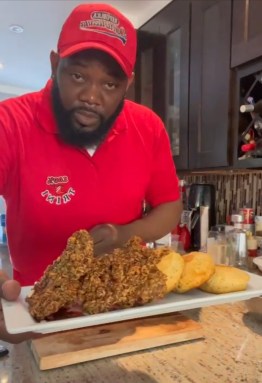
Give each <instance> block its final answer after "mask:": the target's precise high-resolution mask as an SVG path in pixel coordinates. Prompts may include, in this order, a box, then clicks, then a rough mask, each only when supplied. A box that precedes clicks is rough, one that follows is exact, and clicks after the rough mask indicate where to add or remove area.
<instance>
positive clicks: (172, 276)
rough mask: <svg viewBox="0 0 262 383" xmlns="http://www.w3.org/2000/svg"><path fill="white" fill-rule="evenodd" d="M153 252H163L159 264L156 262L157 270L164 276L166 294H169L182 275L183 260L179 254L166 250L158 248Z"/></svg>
mask: <svg viewBox="0 0 262 383" xmlns="http://www.w3.org/2000/svg"><path fill="white" fill-rule="evenodd" d="M155 252H157V253H159V252H160V253H161V252H163V257H162V258H161V260H160V262H158V264H157V268H158V270H160V271H161V272H162V273H163V274H165V275H166V277H167V280H166V287H167V293H170V292H171V291H173V290H174V289H175V288H176V286H177V284H178V281H179V279H180V277H181V275H182V272H183V269H184V259H183V257H182V256H181V255H180V254H178V253H176V252H174V251H172V250H170V249H167V248H159V249H156V250H155ZM165 253H166V254H165Z"/></svg>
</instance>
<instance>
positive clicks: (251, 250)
mask: <svg viewBox="0 0 262 383" xmlns="http://www.w3.org/2000/svg"><path fill="white" fill-rule="evenodd" d="M256 256H257V239H256V238H255V237H253V235H252V234H251V233H250V232H247V267H248V269H249V270H254V269H255V268H256V267H255V265H254V263H253V259H254V258H255V257H256Z"/></svg>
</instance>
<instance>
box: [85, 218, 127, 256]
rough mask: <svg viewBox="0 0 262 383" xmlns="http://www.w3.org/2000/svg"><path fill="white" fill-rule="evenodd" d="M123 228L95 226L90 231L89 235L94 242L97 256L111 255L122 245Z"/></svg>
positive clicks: (108, 225)
mask: <svg viewBox="0 0 262 383" xmlns="http://www.w3.org/2000/svg"><path fill="white" fill-rule="evenodd" d="M121 228H122V226H118V225H110V224H104V225H98V226H95V227H94V228H93V229H91V230H90V232H89V233H90V235H91V236H92V238H93V240H94V253H95V255H101V254H105V253H109V252H110V251H112V250H113V249H115V248H116V247H119V246H121V245H122V242H123V239H122V238H121V237H122V235H121V232H122V230H121Z"/></svg>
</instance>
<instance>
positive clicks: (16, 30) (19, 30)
mask: <svg viewBox="0 0 262 383" xmlns="http://www.w3.org/2000/svg"><path fill="white" fill-rule="evenodd" d="M9 30H10V31H11V32H14V33H22V32H24V28H23V27H21V25H15V24H14V25H10V27H9Z"/></svg>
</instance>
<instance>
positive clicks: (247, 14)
mask: <svg viewBox="0 0 262 383" xmlns="http://www.w3.org/2000/svg"><path fill="white" fill-rule="evenodd" d="M261 17H262V1H261V0H233V18H232V57H231V66H232V67H235V66H238V65H240V64H243V63H246V62H248V61H250V60H253V59H255V58H257V57H259V56H262V48H261V47H262V23H261Z"/></svg>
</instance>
